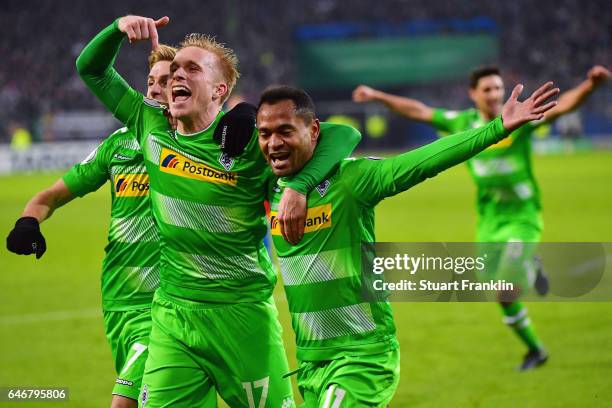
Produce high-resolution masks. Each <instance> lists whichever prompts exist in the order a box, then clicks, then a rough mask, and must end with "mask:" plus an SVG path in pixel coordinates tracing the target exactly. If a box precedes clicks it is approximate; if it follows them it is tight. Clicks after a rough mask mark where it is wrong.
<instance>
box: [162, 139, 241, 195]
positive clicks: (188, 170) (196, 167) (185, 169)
mask: <svg viewBox="0 0 612 408" xmlns="http://www.w3.org/2000/svg"><path fill="white" fill-rule="evenodd" d="M159 169H160V170H161V171H163V172H164V173H168V174H173V175H175V176H179V177H185V178H190V179H194V180H201V181H207V182H209V183H218V184H228V185H230V186H235V185H236V184H237V183H238V175H236V173H231V172H226V171H221V170H217V169H213V168H212V167H209V166H207V165H205V164H202V163H198V162H195V161H194V160H191V159H190V158H188V157H185V156H183V155H181V154H179V153H177V152H175V151H172V150H170V149H167V148H165V147H164V148H162V151H161V155H160V157H159Z"/></svg>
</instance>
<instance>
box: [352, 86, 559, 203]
mask: <svg viewBox="0 0 612 408" xmlns="http://www.w3.org/2000/svg"><path fill="white" fill-rule="evenodd" d="M522 89H523V86H522V85H517V86H516V87H515V88H514V90H513V91H512V95H511V96H510V98H509V99H508V101H507V102H506V104H505V105H504V107H503V110H502V117H501V118H497V119H495V120H493V121H491V122H489V123H488V124H487V125H485V126H483V127H481V128H477V129H471V130H467V131H464V132H461V133H458V134H455V135H452V136H448V137H445V138H442V139H440V140H437V141H435V142H433V143H430V144H428V145H425V146H423V147H420V148H418V149H415V150H412V151H410V152H407V153H404V154H401V155H399V156H396V157H393V158H391V159H386V160H382V161H378V162H372V161H361V162H356V163H355V166H359V167H361V168H359V167H358V168H357V169H352V170H353V171H351V174H352V177H351V179H350V183H349V185H348V186H347V188H348V189H349V190H350V191H351V192H352V193H353V195H354V196H355V197H356V198H357V199H359V200H361V201H362V202H363V203H364V204H366V205H375V204H376V203H377V202H378V201H380V200H382V199H383V198H385V197H389V196H392V195H395V194H397V193H400V192H402V191H405V190H407V189H409V188H410V187H412V186H414V185H416V184H418V183H420V182H422V181H424V180H425V179H427V178H430V177H433V176H435V175H437V174H438V173H439V172H441V171H444V170H446V169H448V168H450V167H452V166H455V165H457V164H459V163H461V162H464V161H465V160H467V159H469V158H471V157H473V156H474V155H476V154H478V153H480V152H481V151H483V150H484V149H486V148H487V147H489V146H491V145H493V144H495V143H497V142H499V141H500V140H501V139H503V138H504V137H506V136H508V135H509V134H510V133H511V132H512V131H513V130H515V129H518V128H519V127H520V126H521V125H523V124H525V123H527V122H529V121H532V120H539V119H542V117H543V115H544V112H546V111H547V110H549V109H551V108H552V107H553V106H555V104H556V102H549V103H546V101H547V100H548V99H549V98H550V97H552V96H554V95H556V94H557V93H558V92H559V89H557V88H555V89H552V82H549V83H547V84H545V85H543V86H541V87H540V88H539V89H538V90H536V91H535V92H534V93H533V94H532V95H531V96H530V97H529V98H527V99H526V100H525V101H523V102H519V101H518V96H519V95H520V93H521V91H522Z"/></svg>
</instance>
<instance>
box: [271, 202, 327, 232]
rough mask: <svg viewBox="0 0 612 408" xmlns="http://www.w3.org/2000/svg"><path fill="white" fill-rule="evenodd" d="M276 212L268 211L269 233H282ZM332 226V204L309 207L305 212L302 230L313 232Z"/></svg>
mask: <svg viewBox="0 0 612 408" xmlns="http://www.w3.org/2000/svg"><path fill="white" fill-rule="evenodd" d="M277 216H278V213H277V212H276V211H271V212H270V233H271V234H272V235H282V234H281V230H280V225H279V222H278V218H277ZM331 226H332V206H331V204H324V205H320V206H318V207H313V208H309V209H308V212H307V213H306V226H305V228H304V232H305V233H307V232H314V231H318V230H320V229H325V228H330V227H331Z"/></svg>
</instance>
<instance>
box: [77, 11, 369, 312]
mask: <svg viewBox="0 0 612 408" xmlns="http://www.w3.org/2000/svg"><path fill="white" fill-rule="evenodd" d="M124 39H125V34H123V33H121V32H120V31H119V29H118V27H117V21H115V22H114V23H113V24H112V25H111V26H109V27H107V28H106V29H104V30H103V31H102V32H100V33H99V34H98V35H97V36H96V37H95V38H94V39H93V40H92V41H91V42H90V43H89V44H88V45H87V46H86V47H85V49H84V50H83V52H82V53H81V55H80V56H79V58H78V59H77V70H78V72H79V74H80V75H81V78H82V79H83V80H84V81H85V83H86V84H87V86H88V87H89V88H90V89H91V91H92V92H93V93H94V94H95V95H96V96H97V97H98V98H99V99H100V100H101V101H102V103H104V105H105V106H106V108H107V109H108V110H109V111H111V112H112V113H113V114H114V115H115V117H117V118H118V119H119V120H120V121H121V122H123V123H124V124H125V125H126V126H127V127H128V128H129V129H130V130H132V131H133V132H134V134H136V135H138V136H139V143H140V146H141V149H142V152H143V155H144V161H145V165H146V168H147V171H148V173H149V177H150V197H151V206H152V209H153V216H154V218H155V221H156V225H157V227H158V232H159V234H160V240H161V262H160V267H161V271H160V288H162V289H163V290H164V291H165V292H166V293H167V294H169V295H171V296H175V297H178V298H184V299H190V300H195V301H201V302H211V303H238V302H254V301H264V300H266V299H268V298H269V297H270V296H271V294H272V289H273V287H274V284H275V282H276V276H275V273H274V270H273V268H272V263H271V261H270V258H269V256H268V253H267V251H266V249H265V246H264V244H263V238H264V236H265V234H266V231H267V228H266V224H265V210H264V204H263V203H264V199H265V196H266V191H267V184H268V182H269V180H270V178H271V172H270V170H269V169H268V166H267V164H266V162H265V160H264V158H263V155H262V153H261V151H260V149H259V144H258V140H257V132H256V131H255V130H254V131H253V135H252V138H251V140H250V142H249V144H248V145H247V146H246V148H245V150H244V151H243V152H242V154H240V155H239V156H238V157H236V158H231V157H228V156H227V155H225V154H224V153H223V152H222V151H221V149H220V147H219V145H218V144H217V143H216V142H215V140H214V138H213V134H214V130H215V127H216V126H217V124H218V122H219V120H220V119H221V118H222V116H223V115H224V113H223V112H220V113H219V114H218V115H217V117H216V118H215V120H214V121H213V122H212V123H211V124H210V125H209V126H208V128H206V129H204V130H202V131H200V132H198V133H196V134H190V135H183V134H180V133H179V132H175V131H174V130H172V129H171V128H170V126H169V124H168V120H167V118H166V117H165V116H164V107H163V106H161V105H159V104H158V103H157V102H155V101H152V100H149V99H147V98H144V96H143V95H142V94H139V93H138V92H136V91H135V90H134V89H132V88H130V87H129V85H127V83H126V82H125V81H124V80H123V79H122V78H121V76H119V74H118V73H117V72H116V71H115V70H114V69H113V67H112V64H113V62H114V59H115V57H116V55H117V53H118V52H119V49H120V46H121V42H122V41H123V40H124ZM330 127H333V128H334V129H341V130H340V131H339V132H337V133H336V132H327V131H325V130H323V131H322V139H321V142H320V143H319V146H318V147H317V151H316V152H315V158H314V159H313V160H312V161H311V162H313V163H314V166H307V167H308V169H307V168H305V169H304V170H302V171H301V172H300V173H299V175H298V177H296V180H292V181H291V182H292V188H293V187H297V184H300V183H301V184H302V185H305V186H306V187H309V186H310V185H312V186H314V185H316V184H317V183H318V182H320V181H321V180H322V179H323V178H324V176H325V175H326V174H328V173H329V172H330V171H331V170H332V169H333V168H334V166H336V165H337V164H338V162H339V161H340V160H341V159H342V158H344V157H346V156H347V155H348V154H349V152H350V151H352V149H353V148H354V147H355V146H356V144H357V143H358V142H359V138H355V137H354V135H353V133H352V131H351V132H350V133H348V134H347V132H343V131H342V128H348V127H347V126H337V125H330ZM348 129H350V128H348ZM307 170H308V171H307ZM313 180H314V181H316V182H314V183H313V182H312V181H313ZM296 189H297V190H298V191H299V189H298V188H296ZM306 190H307V191H308V190H310V188H307V189H306Z"/></svg>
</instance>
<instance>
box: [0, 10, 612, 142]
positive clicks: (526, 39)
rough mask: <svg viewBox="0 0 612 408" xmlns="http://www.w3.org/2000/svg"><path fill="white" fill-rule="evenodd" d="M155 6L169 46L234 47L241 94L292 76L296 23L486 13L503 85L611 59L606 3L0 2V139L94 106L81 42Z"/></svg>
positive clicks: (132, 64)
mask: <svg viewBox="0 0 612 408" xmlns="http://www.w3.org/2000/svg"><path fill="white" fill-rule="evenodd" d="M163 9H166V10H167V13H166V14H167V15H168V16H169V17H170V18H171V23H170V24H169V25H168V26H167V27H165V28H164V29H163V31H161V35H162V41H164V42H168V43H177V42H178V41H180V40H181V39H182V37H183V36H184V35H185V34H186V33H188V32H206V33H214V34H216V35H217V37H218V39H220V40H222V41H224V42H227V43H228V44H230V45H231V46H232V47H233V48H234V49H235V50H236V52H237V54H238V56H239V57H240V60H241V61H240V67H241V72H242V79H241V80H240V82H239V86H238V89H237V91H238V92H240V93H242V94H243V95H246V96H247V99H255V97H256V95H257V93H258V92H259V91H261V90H262V88H263V87H265V86H266V85H269V84H275V83H293V82H294V81H295V78H296V67H295V63H294V61H295V58H294V43H295V29H296V27H298V26H300V25H302V24H318V23H328V22H348V21H381V22H389V23H394V22H402V21H418V20H428V19H468V18H474V17H477V16H486V17H489V18H491V19H492V20H493V21H495V23H496V27H497V30H498V32H499V38H500V53H501V55H500V61H499V63H500V65H501V66H502V67H503V69H504V76H505V77H506V78H507V80H508V82H509V83H512V82H514V81H516V80H518V79H519V78H520V79H521V81H525V82H526V83H527V85H535V84H537V83H541V82H542V81H544V80H547V79H554V80H555V82H556V83H557V84H558V85H559V86H561V88H562V89H563V88H564V87H568V86H571V85H573V84H576V83H577V82H578V81H580V80H581V79H582V78H583V77H584V75H585V73H586V71H587V69H588V68H589V67H590V66H591V65H593V64H594V63H600V64H604V65H610V62H611V58H610V57H611V52H610V41H611V37H612V30H610V27H612V13H610V11H609V4H608V2H606V1H605V0H595V1H589V2H580V1H578V0H555V1H553V0H541V1H538V3H537V8H536V7H534V3H533V1H529V0H518V1H514V2H491V1H487V0H476V1H469V2H461V3H457V2H454V1H450V0H434V1H431V0H388V1H384V2H380V4H378V5H377V7H372V3H371V2H370V1H368V0H351V2H350V7H349V6H347V3H346V2H342V1H340V0H314V1H311V2H307V3H305V2H298V1H294V0H291V1H280V0H269V1H266V2H265V4H263V3H261V2H248V1H239V0H228V1H223V2H214V1H207V2H202V1H197V0H185V1H180V2H174V3H171V4H170V3H167V2H162V1H159V0H152V1H148V2H138V1H136V0H122V1H117V0H109V1H104V2H76V3H74V2H71V3H65V2H42V3H41V2H34V1H31V0H19V1H18V0H7V1H5V2H3V8H2V11H1V12H0V23H1V24H2V25H3V27H10V30H5V32H4V34H3V35H2V36H1V37H0V50H1V51H2V55H3V63H2V64H1V65H0V103H1V104H2V106H3V109H2V110H1V111H0V129H1V131H0V141H3V142H6V141H8V140H9V132H10V129H11V128H14V126H15V121H17V122H20V123H22V124H25V125H26V127H28V128H30V129H31V130H34V133H36V123H37V122H40V120H41V119H42V118H44V117H45V116H46V115H49V114H54V113H58V112H65V111H71V110H95V109H98V110H101V109H102V107H101V106H100V105H99V103H98V102H97V101H96V100H95V99H94V97H93V96H92V95H90V94H89V93H88V92H87V90H86V89H85V87H84V86H83V84H82V83H81V82H80V81H79V80H78V77H77V74H76V71H75V68H74V61H75V58H76V56H77V55H78V53H79V52H80V50H81V49H82V47H83V45H84V43H85V41H86V40H87V39H88V38H91V36H92V35H94V34H95V33H96V32H97V31H98V30H100V28H102V27H104V26H105V25H107V24H109V22H111V21H112V20H113V18H114V17H115V16H118V15H125V14H140V15H151V16H152V17H156V14H158V10H163ZM84 17H86V18H84ZM157 17H159V16H157ZM133 48H134V50H133V51H132V52H130V54H129V59H127V58H128V57H126V56H125V55H122V56H120V57H119V61H118V69H119V71H120V72H121V73H122V75H124V76H125V77H126V79H127V80H128V82H130V83H132V84H141V87H140V90H143V89H144V87H145V84H144V81H142V74H143V72H144V71H145V69H146V64H145V61H146V55H147V53H148V51H149V49H148V48H147V46H146V45H143V46H138V47H133ZM569 61H571V64H570V63H568V62H569ZM466 74H467V73H466ZM466 76H467V75H466ZM465 85H466V84H465V83H458V84H456V85H454V86H453V85H451V87H450V89H449V87H448V84H446V85H445V86H444V88H441V87H440V86H425V87H417V88H416V89H415V88H414V87H413V88H412V89H411V90H410V92H411V94H412V95H413V96H415V97H417V98H419V99H422V100H425V101H427V102H429V103H430V104H432V105H445V106H455V105H457V106H461V105H462V104H463V105H465V103H466V93H465ZM347 91H348V90H347ZM396 91H399V92H402V91H403V90H402V89H396ZM608 95H609V93H608ZM608 97H609V96H606V98H608ZM348 98H349V96H348V92H347V99H348ZM599 100H600V101H601V99H599ZM596 101H597V99H595V102H591V103H590V104H588V105H587V109H592V110H599V111H600V112H601V111H602V110H603V109H606V107H605V106H601V105H602V104H597V103H596ZM603 105H605V104H603ZM608 105H609V104H608ZM607 109H609V108H607ZM606 114H609V115H612V114H611V113H610V112H606Z"/></svg>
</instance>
